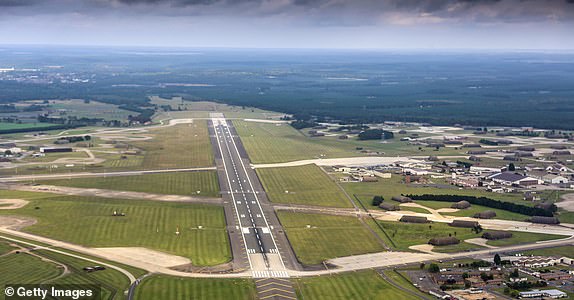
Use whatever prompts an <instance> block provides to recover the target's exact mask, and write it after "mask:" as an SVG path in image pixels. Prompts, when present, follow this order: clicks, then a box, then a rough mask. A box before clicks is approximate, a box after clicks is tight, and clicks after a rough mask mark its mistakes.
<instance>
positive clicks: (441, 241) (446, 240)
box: [428, 236, 460, 246]
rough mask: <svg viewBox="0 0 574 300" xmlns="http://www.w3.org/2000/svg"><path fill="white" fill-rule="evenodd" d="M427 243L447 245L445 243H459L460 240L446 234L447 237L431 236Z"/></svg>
mask: <svg viewBox="0 0 574 300" xmlns="http://www.w3.org/2000/svg"><path fill="white" fill-rule="evenodd" d="M428 243H429V244H430V245H433V246H447V245H456V244H459V243H460V240H459V239H457V238H455V237H454V236H448V237H440V238H432V239H430V240H429V242H428Z"/></svg>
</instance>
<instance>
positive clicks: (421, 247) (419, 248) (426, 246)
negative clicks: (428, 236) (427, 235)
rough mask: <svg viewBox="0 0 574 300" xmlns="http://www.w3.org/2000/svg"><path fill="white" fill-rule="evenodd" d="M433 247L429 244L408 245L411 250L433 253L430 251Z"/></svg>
mask: <svg viewBox="0 0 574 300" xmlns="http://www.w3.org/2000/svg"><path fill="white" fill-rule="evenodd" d="M433 248H434V246H433V245H429V244H422V245H414V246H410V247H409V249H411V250H415V251H420V252H424V253H432V254H434V252H432V249H433Z"/></svg>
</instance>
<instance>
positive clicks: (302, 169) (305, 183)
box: [257, 165, 352, 207]
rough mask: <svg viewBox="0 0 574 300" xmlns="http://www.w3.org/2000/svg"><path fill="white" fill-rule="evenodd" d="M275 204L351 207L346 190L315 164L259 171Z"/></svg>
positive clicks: (264, 185)
mask: <svg viewBox="0 0 574 300" xmlns="http://www.w3.org/2000/svg"><path fill="white" fill-rule="evenodd" d="M257 174H258V175H259V178H260V179H261V182H262V183H263V187H264V188H265V191H266V192H267V195H269V199H270V200H271V201H272V202H275V203H288V204H305V205H317V206H330V207H352V204H351V202H350V201H349V200H348V199H347V197H346V196H345V194H344V193H343V191H341V189H340V188H339V187H338V186H337V184H336V183H335V182H333V180H332V179H331V178H329V176H328V175H327V174H325V173H324V172H323V171H322V170H321V169H320V168H319V167H318V166H316V165H305V166H298V167H282V168H263V169H257Z"/></svg>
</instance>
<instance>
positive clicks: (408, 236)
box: [373, 221, 565, 253]
mask: <svg viewBox="0 0 574 300" xmlns="http://www.w3.org/2000/svg"><path fill="white" fill-rule="evenodd" d="M377 222H378V223H379V224H380V225H381V226H382V227H383V228H384V230H385V231H386V233H387V234H388V235H389V237H390V238H391V239H392V240H393V242H394V244H395V245H396V250H401V251H412V250H410V249H409V247H410V246H414V245H421V244H427V243H428V241H429V240H430V239H432V238H439V237H448V236H449V235H450V236H454V237H456V238H458V239H459V240H460V244H457V245H451V246H435V247H434V248H433V251H435V252H449V253H450V252H460V251H465V250H477V249H481V248H483V247H481V246H478V245H474V244H469V243H465V242H464V240H467V239H472V238H480V237H482V234H483V233H485V232H488V230H484V231H482V232H481V233H479V234H476V233H475V232H473V231H472V230H471V229H470V228H458V227H452V226H449V225H448V224H446V223H428V224H413V223H402V222H390V221H377ZM373 229H378V228H376V227H373ZM379 230H380V229H379ZM512 235H513V236H512V238H508V239H503V240H497V241H488V242H487V244H488V245H492V246H497V247H498V246H508V245H516V244H521V243H533V242H537V241H546V240H553V239H559V238H564V237H565V236H561V235H552V234H540V233H530V232H516V231H513V232H512Z"/></svg>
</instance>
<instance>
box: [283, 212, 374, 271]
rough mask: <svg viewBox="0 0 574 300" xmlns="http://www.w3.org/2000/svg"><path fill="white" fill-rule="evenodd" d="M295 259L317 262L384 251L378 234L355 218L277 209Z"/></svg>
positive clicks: (310, 263) (304, 261) (302, 261)
mask: <svg viewBox="0 0 574 300" xmlns="http://www.w3.org/2000/svg"><path fill="white" fill-rule="evenodd" d="M277 216H278V217H279V220H280V221H281V224H282V225H283V228H284V229H285V231H286V232H287V237H288V238H289V242H290V243H291V246H292V247H293V249H294V250H295V254H296V255H297V259H298V260H299V261H300V262H301V263H302V264H305V265H316V264H320V263H322V262H323V261H325V260H327V259H331V258H336V257H344V256H350V255H356V254H365V253H372V252H379V251H384V248H383V246H382V245H381V244H380V243H379V241H378V240H377V237H376V236H375V235H374V234H373V233H371V231H369V229H368V228H366V227H365V225H363V224H362V223H361V222H360V221H359V219H357V218H355V217H343V216H329V215H320V214H308V213H295V212H288V211H278V212H277Z"/></svg>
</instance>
